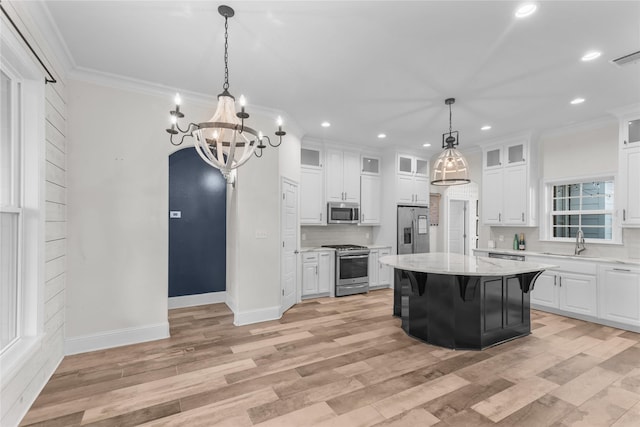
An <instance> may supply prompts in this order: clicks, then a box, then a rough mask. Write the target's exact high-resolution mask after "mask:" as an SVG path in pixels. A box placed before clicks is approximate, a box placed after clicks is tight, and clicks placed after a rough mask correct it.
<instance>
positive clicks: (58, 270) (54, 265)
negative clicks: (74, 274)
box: [44, 256, 67, 286]
mask: <svg viewBox="0 0 640 427" xmlns="http://www.w3.org/2000/svg"><path fill="white" fill-rule="evenodd" d="M66 262H67V260H66V257H64V256H61V257H60V258H56V259H53V260H51V261H49V262H47V264H46V265H45V269H44V276H45V282H48V281H49V280H51V279H53V278H54V277H58V276H59V275H61V274H62V273H64V272H65V269H66V266H67V265H66ZM45 286H46V284H45Z"/></svg>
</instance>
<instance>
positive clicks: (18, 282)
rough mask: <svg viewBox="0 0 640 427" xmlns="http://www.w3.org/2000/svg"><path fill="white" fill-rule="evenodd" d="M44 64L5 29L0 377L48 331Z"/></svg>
mask: <svg viewBox="0 0 640 427" xmlns="http://www.w3.org/2000/svg"><path fill="white" fill-rule="evenodd" d="M44 109H45V86H44V81H43V75H42V71H41V69H40V66H39V64H38V63H37V62H36V61H35V60H34V59H33V57H32V55H31V54H30V53H29V52H28V51H26V50H25V49H24V47H23V45H22V43H21V42H20V41H19V40H18V39H16V36H15V34H13V33H12V32H11V31H2V32H0V377H1V378H3V379H5V380H6V381H8V380H9V379H10V378H11V377H12V376H13V375H15V374H16V373H17V372H19V370H20V368H21V367H22V366H23V364H24V363H26V362H27V361H28V360H29V359H28V357H29V356H30V355H33V354H34V353H35V351H37V348H38V346H39V344H40V343H41V341H42V339H43V333H44V321H43V317H44V316H43V314H44V292H43V290H44V277H45V276H44V253H45V248H44V240H45V234H44V227H45V221H44V219H45V218H44V217H45V209H44V178H45V177H44V170H45V160H44V153H45V150H44V143H45V129H44V124H45V117H44Z"/></svg>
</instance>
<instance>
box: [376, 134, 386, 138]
mask: <svg viewBox="0 0 640 427" xmlns="http://www.w3.org/2000/svg"><path fill="white" fill-rule="evenodd" d="M386 137H387V135H386V134H384V133H379V134H378V138H380V139H382V138H386Z"/></svg>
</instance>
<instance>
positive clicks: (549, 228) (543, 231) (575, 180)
mask: <svg viewBox="0 0 640 427" xmlns="http://www.w3.org/2000/svg"><path fill="white" fill-rule="evenodd" d="M597 181H613V197H614V200H613V201H614V203H613V206H614V208H613V209H612V210H611V211H610V212H611V214H612V224H611V240H606V239H593V238H586V239H585V242H586V243H592V244H602V245H621V244H622V227H621V226H620V220H619V218H618V209H617V204H618V201H617V197H618V195H617V191H618V179H617V175H616V174H615V173H610V174H602V175H595V176H594V175H589V176H578V177H569V178H562V179H554V180H546V181H544V185H543V188H544V193H543V203H542V204H541V205H542V209H543V211H542V212H541V218H542V221H541V222H542V223H541V227H540V240H541V241H547V242H560V243H575V241H576V239H575V238H573V237H553V218H552V212H553V187H554V186H556V185H568V184H579V183H585V182H597ZM601 213H603V212H602V211H593V212H590V211H576V213H575V214H576V215H584V214H596V215H597V214H601ZM607 213H608V212H607Z"/></svg>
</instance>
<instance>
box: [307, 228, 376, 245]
mask: <svg viewBox="0 0 640 427" xmlns="http://www.w3.org/2000/svg"><path fill="white" fill-rule="evenodd" d="M371 231H372V230H371V227H363V226H357V225H353V224H332V225H327V226H326V227H300V246H302V247H304V248H315V247H318V246H322V245H345V244H350V245H363V246H364V245H370V244H371V243H372V241H373V240H372V234H373V233H372V232H371Z"/></svg>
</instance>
